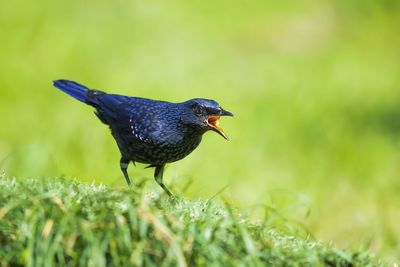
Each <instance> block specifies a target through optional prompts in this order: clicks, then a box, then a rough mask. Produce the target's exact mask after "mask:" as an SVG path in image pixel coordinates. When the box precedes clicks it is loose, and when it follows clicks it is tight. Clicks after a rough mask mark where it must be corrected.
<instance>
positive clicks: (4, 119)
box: [0, 0, 400, 260]
mask: <svg viewBox="0 0 400 267" xmlns="http://www.w3.org/2000/svg"><path fill="white" fill-rule="evenodd" d="M399 29H400V1H397V0H381V1H378V0H377V1H372V0H364V1H361V0H359V1H356V0H353V1H349V0H323V1H311V0H309V1H307V0H301V1H261V0H260V1H256V0H248V1H227V0H224V1H212V2H210V1H200V0H195V1H180V0H173V1H122V0H117V1H112V2H110V1H93V0H89V1H77V0H74V1H51V0H40V1H32V2H29V1H22V0H17V1H2V2H1V4H0V40H1V42H0V170H1V171H3V172H4V173H5V174H6V176H8V177H12V176H16V177H18V178H20V179H22V178H27V177H59V176H65V177H68V178H73V177H78V179H81V180H84V181H93V180H95V181H96V182H103V183H106V184H110V185H114V186H125V181H124V179H123V176H122V173H121V172H120V170H119V165H118V160H119V152H118V150H117V146H116V145H115V144H114V141H113V139H112V138H111V135H110V134H109V130H108V129H107V127H105V126H104V125H102V124H101V123H100V122H99V121H98V119H97V118H96V117H95V116H94V115H93V113H92V109H91V108H90V107H88V106H85V105H83V104H82V103H79V102H77V101H76V100H74V99H72V98H71V97H69V96H67V95H65V94H63V93H61V92H60V91H58V90H56V89H55V88H53V87H52V80H54V79H60V78H66V79H71V80H75V81H78V82H81V83H83V84H85V85H87V86H89V87H91V88H97V89H100V90H105V91H109V92H113V93H120V94H126V95H134V96H142V97H148V98H155V99H163V100H168V101H173V102H180V101H184V100H187V99H189V98H194V97H204V98H212V99H215V100H217V101H218V102H219V103H220V104H221V105H222V106H223V107H224V108H226V109H227V110H229V111H232V112H233V113H235V115H236V117H235V118H234V119H225V118H224V119H223V120H222V123H221V124H222V126H223V127H224V129H225V131H226V132H227V134H228V135H229V136H230V138H231V141H229V142H226V141H224V140H223V139H222V138H221V137H220V136H218V135H216V134H215V133H207V134H206V136H205V138H204V139H203V142H202V144H201V146H200V147H199V148H198V149H197V150H196V151H195V152H194V153H193V154H191V155H190V156H188V157H187V158H186V159H184V160H182V161H180V162H178V163H175V164H171V165H169V167H168V169H167V171H166V174H165V181H166V184H169V185H171V184H175V187H177V188H179V187H183V185H184V184H185V183H186V182H187V181H192V184H191V186H190V187H189V189H188V191H186V192H185V194H184V196H185V197H188V198H210V197H211V196H213V195H214V194H215V193H217V192H218V191H219V190H221V188H224V187H225V186H227V185H228V187H227V188H226V189H225V191H224V192H223V193H222V195H223V196H225V197H227V198H229V199H231V201H232V202H233V203H235V205H236V206H238V207H240V208H241V209H242V210H243V211H249V213H251V214H255V215H254V216H255V217H257V216H259V215H260V214H261V213H262V208H260V206H262V205H263V204H267V205H268V206H270V207H276V208H278V209H279V210H280V211H281V212H282V213H284V215H285V216H288V217H289V218H292V219H293V220H298V221H300V222H301V223H302V224H304V225H305V226H306V228H308V229H309V230H310V232H311V233H313V234H314V236H315V237H316V238H317V239H320V240H323V241H327V242H330V241H332V242H333V243H334V244H336V245H338V246H339V247H342V248H349V247H350V248H359V247H362V248H368V249H370V250H371V251H374V252H376V253H378V254H379V255H381V256H384V257H385V258H386V259H389V260H396V259H400V243H399V242H400V227H399V222H400V32H399ZM130 173H131V176H132V178H135V177H149V180H151V183H149V184H150V185H151V190H159V188H158V186H157V185H156V184H155V183H153V181H152V171H150V170H144V169H143V166H142V165H141V166H138V167H137V168H134V167H131V168H130Z"/></svg>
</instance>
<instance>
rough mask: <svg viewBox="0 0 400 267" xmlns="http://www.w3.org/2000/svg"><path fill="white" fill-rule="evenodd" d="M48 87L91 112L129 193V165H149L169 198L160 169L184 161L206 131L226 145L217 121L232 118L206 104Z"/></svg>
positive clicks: (70, 84)
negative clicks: (114, 151) (111, 142)
mask: <svg viewBox="0 0 400 267" xmlns="http://www.w3.org/2000/svg"><path fill="white" fill-rule="evenodd" d="M53 85H54V86H55V87H56V88H58V89H60V90H61V91H63V92H64V93H66V94H68V95H70V96H72V97H73V98H75V99H77V100H79V101H80V102H83V103H85V104H87V105H90V106H92V107H94V109H95V114H96V116H97V117H98V118H99V119H100V121H101V122H103V123H104V124H106V125H108V126H109V128H110V130H111V134H112V136H113V137H114V139H115V141H116V143H117V146H118V148H119V151H120V153H121V158H120V162H119V163H120V169H121V171H122V173H123V175H124V178H125V180H126V182H127V184H128V186H129V187H131V186H132V183H131V179H130V177H129V175H128V165H129V163H131V162H132V163H133V164H134V165H135V163H136V162H138V163H143V164H149V166H148V167H147V168H155V170H154V179H155V181H156V182H157V183H158V184H159V185H160V186H161V188H162V189H163V190H164V191H165V192H166V193H167V194H168V195H169V196H173V194H172V193H171V192H170V191H169V190H168V188H167V187H166V186H165V184H164V182H163V174H164V168H165V165H166V164H169V163H172V162H176V161H178V160H181V159H183V158H185V157H186V156H187V155H189V154H190V153H191V152H192V151H193V150H195V149H196V148H197V147H198V145H199V144H200V142H201V140H202V136H203V134H204V133H205V132H207V131H214V132H216V133H218V134H219V135H221V136H222V137H223V138H225V139H226V140H229V139H228V136H227V135H226V134H225V132H224V130H223V129H222V128H221V126H220V124H219V120H220V118H221V117H222V116H231V117H233V114H232V113H231V112H229V111H227V110H224V109H223V108H222V107H221V106H220V105H219V104H218V103H217V102H216V101H214V100H211V99H204V98H193V99H190V100H187V101H184V102H180V103H172V102H167V101H161V100H152V99H148V98H142V97H133V96H124V95H118V94H109V93H106V92H103V91H100V90H95V89H89V88H88V87H86V86H84V85H82V84H79V83H77V82H74V81H70V80H64V79H60V80H54V81H53Z"/></svg>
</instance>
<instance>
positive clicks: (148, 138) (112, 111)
mask: <svg viewBox="0 0 400 267" xmlns="http://www.w3.org/2000/svg"><path fill="white" fill-rule="evenodd" d="M98 100H99V102H100V105H99V107H98V108H97V113H96V114H97V116H98V117H99V118H100V120H101V121H102V122H104V123H105V124H107V125H109V126H110V128H111V130H112V131H113V133H117V134H118V135H119V136H120V137H122V138H124V139H125V140H126V141H128V142H130V143H131V142H134V141H138V140H140V141H141V142H149V143H153V144H156V143H160V142H163V141H164V140H165V139H166V138H168V136H166V134H165V133H168V132H170V131H168V130H167V128H168V127H170V126H169V125H168V123H166V120H168V119H169V118H165V116H163V114H165V111H166V110H167V109H168V103H167V102H161V101H154V100H150V99H144V98H138V97H127V96H121V95H112V94H107V95H103V96H101V97H99V98H98Z"/></svg>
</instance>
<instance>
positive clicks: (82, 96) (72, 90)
mask: <svg viewBox="0 0 400 267" xmlns="http://www.w3.org/2000/svg"><path fill="white" fill-rule="evenodd" d="M54 86H55V87H57V88H58V89H60V90H61V91H63V92H64V93H67V94H69V95H70V96H72V97H73V98H75V99H77V100H79V101H81V102H83V103H87V104H89V103H88V92H89V91H90V89H89V88H87V87H86V86H84V85H81V84H79V83H76V82H73V81H68V80H56V81H54Z"/></svg>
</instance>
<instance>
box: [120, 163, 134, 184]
mask: <svg viewBox="0 0 400 267" xmlns="http://www.w3.org/2000/svg"><path fill="white" fill-rule="evenodd" d="M129 162H130V160H129V159H126V158H123V157H122V158H121V160H120V161H119V166H120V167H121V171H122V173H123V174H124V177H125V180H126V182H127V183H128V186H129V187H132V184H131V179H129V175H128V172H127V169H128V165H129Z"/></svg>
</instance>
